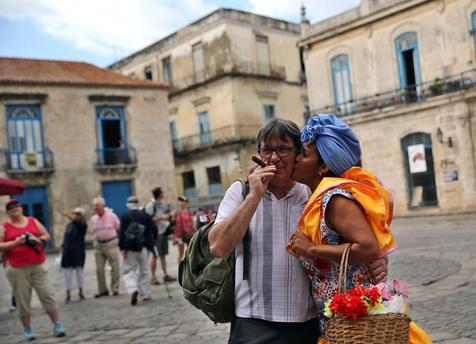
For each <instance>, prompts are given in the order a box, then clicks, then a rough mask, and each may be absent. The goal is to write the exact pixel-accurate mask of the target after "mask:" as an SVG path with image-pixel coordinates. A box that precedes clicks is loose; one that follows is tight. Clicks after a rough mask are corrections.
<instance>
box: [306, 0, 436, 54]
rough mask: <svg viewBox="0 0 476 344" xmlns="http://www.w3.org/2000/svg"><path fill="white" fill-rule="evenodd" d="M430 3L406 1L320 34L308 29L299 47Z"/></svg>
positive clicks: (414, 0)
mask: <svg viewBox="0 0 476 344" xmlns="http://www.w3.org/2000/svg"><path fill="white" fill-rule="evenodd" d="M430 2H434V0H410V1H404V2H402V3H398V4H395V5H392V6H390V7H387V8H384V9H382V10H379V11H377V12H373V13H371V14H369V15H367V16H364V17H357V18H356V19H352V20H350V21H349V22H347V23H343V24H340V25H335V26H332V27H329V28H328V29H325V30H322V31H318V32H313V31H315V30H313V28H312V27H311V28H309V29H308V34H306V33H305V37H304V38H303V39H301V40H300V41H299V42H298V46H299V47H309V46H311V45H313V44H316V43H319V42H322V41H326V40H328V39H331V38H335V37H336V36H339V35H342V34H345V33H347V32H349V31H353V30H356V29H359V28H362V27H365V26H368V25H370V24H373V23H375V22H378V21H381V20H384V19H386V18H388V17H391V16H394V15H396V14H398V13H400V12H404V11H408V10H409V9H412V8H415V7H419V6H422V5H424V4H427V3H430ZM355 10H356V11H358V10H359V9H358V8H357V9H355ZM337 17H338V16H337ZM337 17H334V18H330V19H335V18H337ZM317 24H319V23H317Z"/></svg>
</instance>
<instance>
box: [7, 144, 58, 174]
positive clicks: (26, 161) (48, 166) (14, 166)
mask: <svg viewBox="0 0 476 344" xmlns="http://www.w3.org/2000/svg"><path fill="white" fill-rule="evenodd" d="M2 155H3V156H4V157H5V162H4V165H5V167H6V170H7V172H8V173H10V174H13V173H37V172H52V171H54V166H55V165H54V159H53V152H52V151H51V150H50V149H49V148H45V149H43V150H37V151H15V150H5V151H4V154H2Z"/></svg>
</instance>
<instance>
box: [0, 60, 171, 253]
mask: <svg viewBox="0 0 476 344" xmlns="http://www.w3.org/2000/svg"><path fill="white" fill-rule="evenodd" d="M0 114H1V115H0V151H1V156H0V166H1V171H2V173H3V174H4V175H5V176H8V177H10V178H15V179H19V180H21V181H22V182H23V183H25V184H26V185H27V189H26V190H25V192H24V193H23V194H22V195H20V196H15V198H18V199H19V200H20V201H21V203H23V204H24V208H25V210H26V211H27V213H28V214H32V215H34V216H35V217H37V218H38V219H40V220H41V221H42V222H43V223H45V225H46V226H47V228H48V229H49V230H50V231H51V232H52V233H53V238H54V245H56V246H58V245H60V244H61V240H62V232H63V230H64V227H65V224H66V218H65V217H64V216H62V215H61V212H62V211H65V210H68V211H70V210H72V209H73V208H74V207H78V206H82V207H84V208H86V210H87V216H90V215H92V210H91V206H90V204H91V200H92V198H93V197H95V196H98V195H103V196H104V197H105V199H106V201H107V203H108V204H107V205H108V206H109V207H110V208H112V209H113V210H114V211H115V212H116V213H117V214H119V215H120V214H121V213H123V212H124V210H125V201H126V199H127V197H128V196H130V195H131V194H135V195H137V196H138V197H139V199H140V200H141V201H142V202H144V203H145V202H146V201H148V200H149V199H150V198H151V193H150V190H151V189H152V188H153V187H155V186H158V185H161V186H162V187H163V188H164V190H165V195H166V196H168V198H167V200H168V201H169V202H171V203H172V202H175V195H176V190H175V183H174V168H173V154H172V147H171V145H170V140H169V137H170V132H169V126H168V111H167V88H166V86H164V85H163V84H160V83H157V82H151V81H144V80H136V79H132V78H129V77H126V76H124V75H121V74H119V73H114V72H113V71H111V70H108V69H101V68H98V67H95V66H93V65H90V64H86V63H77V62H65V61H46V60H29V59H14V58H0ZM164 123H165V124H166V125H164ZM1 213H3V211H1Z"/></svg>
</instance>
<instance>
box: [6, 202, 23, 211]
mask: <svg viewBox="0 0 476 344" xmlns="http://www.w3.org/2000/svg"><path fill="white" fill-rule="evenodd" d="M20 207H21V204H20V203H16V204H11V205H9V206H7V211H9V210H12V209H15V208H20Z"/></svg>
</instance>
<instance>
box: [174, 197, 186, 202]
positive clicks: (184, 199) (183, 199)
mask: <svg viewBox="0 0 476 344" xmlns="http://www.w3.org/2000/svg"><path fill="white" fill-rule="evenodd" d="M177 199H178V200H179V201H184V202H188V198H187V197H185V196H178V197H177Z"/></svg>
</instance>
